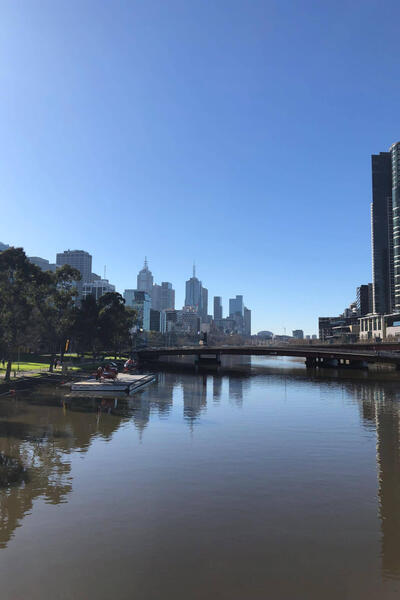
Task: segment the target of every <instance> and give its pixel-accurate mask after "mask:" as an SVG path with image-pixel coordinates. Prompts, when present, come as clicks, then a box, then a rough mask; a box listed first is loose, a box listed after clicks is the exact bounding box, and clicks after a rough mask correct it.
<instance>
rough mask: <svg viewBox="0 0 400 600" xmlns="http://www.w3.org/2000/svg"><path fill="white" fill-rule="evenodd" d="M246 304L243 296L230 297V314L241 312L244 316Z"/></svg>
mask: <svg viewBox="0 0 400 600" xmlns="http://www.w3.org/2000/svg"><path fill="white" fill-rule="evenodd" d="M243 312H244V304H243V296H236V298H230V299H229V316H230V317H231V316H233V315H236V314H239V315H241V316H242V317H243Z"/></svg>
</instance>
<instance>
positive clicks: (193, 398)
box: [182, 374, 207, 429]
mask: <svg viewBox="0 0 400 600" xmlns="http://www.w3.org/2000/svg"><path fill="white" fill-rule="evenodd" d="M182 390H183V415H184V419H185V421H187V422H188V423H189V425H190V428H191V429H193V426H194V424H195V423H196V422H198V421H199V418H200V415H201V414H202V412H205V410H206V408H207V375H205V374H204V375H199V376H198V377H190V378H184V379H182Z"/></svg>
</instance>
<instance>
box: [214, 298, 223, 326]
mask: <svg viewBox="0 0 400 600" xmlns="http://www.w3.org/2000/svg"><path fill="white" fill-rule="evenodd" d="M221 319H222V298H221V296H214V321H220V320H221Z"/></svg>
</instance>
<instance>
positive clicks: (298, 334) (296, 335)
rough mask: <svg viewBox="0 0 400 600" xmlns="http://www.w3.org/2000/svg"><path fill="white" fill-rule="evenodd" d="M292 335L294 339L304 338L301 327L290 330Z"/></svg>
mask: <svg viewBox="0 0 400 600" xmlns="http://www.w3.org/2000/svg"><path fill="white" fill-rule="evenodd" d="M292 336H293V337H294V338H295V339H296V340H304V331H303V330H302V329H295V330H294V331H292Z"/></svg>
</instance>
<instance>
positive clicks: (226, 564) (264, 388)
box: [0, 358, 400, 600]
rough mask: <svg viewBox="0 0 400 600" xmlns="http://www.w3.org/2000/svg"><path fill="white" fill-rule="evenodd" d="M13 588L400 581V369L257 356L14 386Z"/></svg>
mask: <svg viewBox="0 0 400 600" xmlns="http://www.w3.org/2000/svg"><path fill="white" fill-rule="evenodd" d="M0 453H1V454H0V577H1V596H0V597H1V600H9V599H12V600H14V599H15V600H20V599H21V600H22V599H23V600H25V599H29V600H31V599H32V600H36V599H37V600H39V599H40V600H43V599H46V600H47V599H52V600H53V599H63V600H64V599H74V600H75V599H87V598H94V599H99V600H103V599H104V600H106V599H107V600H110V599H115V600H119V599H135V600H136V599H137V600H150V599H151V600H153V599H154V600H159V599H168V600H169V599H171V600H180V599H185V600H191V599H210V598H211V599H213V598H218V599H226V600H236V599H238V600H239V599H240V600H247V599H248V600H253V599H257V600H258V599H271V600H281V599H285V600H286V599H287V600H303V599H304V600H314V599H318V600H322V599H351V600H358V599H360V600H361V599H363V600H369V599H378V598H379V599H392V598H393V599H397V600H398V598H399V597H400V377H399V375H397V374H395V373H393V374H388V375H379V374H378V375H373V374H371V373H369V374H368V373H367V372H358V371H351V370H348V371H342V372H339V371H337V370H332V371H320V372H314V374H310V373H307V371H306V369H305V367H304V366H303V364H302V363H301V362H298V361H294V360H284V359H271V358H268V359H263V358H257V359H254V360H253V362H252V367H251V374H250V370H249V366H247V367H246V366H244V367H243V370H241V369H240V368H239V369H237V370H236V371H232V372H229V373H222V374H210V373H209V374H201V373H200V374H198V375H195V374H194V373H172V372H170V373H159V375H158V381H157V383H155V384H153V385H150V386H148V387H146V388H145V389H143V391H142V392H140V393H137V394H135V395H134V396H132V397H128V398H125V399H124V398H107V399H103V400H98V399H93V398H91V399H82V400H79V399H68V398H66V397H65V392H64V391H62V390H61V389H55V388H44V387H38V388H36V389H35V391H33V392H21V393H18V395H17V396H16V397H13V398H9V397H7V398H2V399H0Z"/></svg>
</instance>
